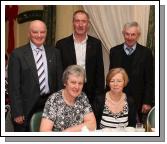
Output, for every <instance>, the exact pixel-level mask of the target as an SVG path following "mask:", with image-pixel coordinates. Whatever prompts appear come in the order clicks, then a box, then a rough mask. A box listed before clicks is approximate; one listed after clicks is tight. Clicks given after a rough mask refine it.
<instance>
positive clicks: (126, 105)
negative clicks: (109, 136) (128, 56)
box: [98, 68, 136, 129]
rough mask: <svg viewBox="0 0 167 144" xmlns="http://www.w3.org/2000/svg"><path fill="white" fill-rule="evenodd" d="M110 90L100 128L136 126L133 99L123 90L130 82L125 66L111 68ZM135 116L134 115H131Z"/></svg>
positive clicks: (106, 96) (109, 77)
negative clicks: (132, 105)
mask: <svg viewBox="0 0 167 144" xmlns="http://www.w3.org/2000/svg"><path fill="white" fill-rule="evenodd" d="M106 83H107V85H108V86H109V88H110V90H109V91H108V92H107V93H106V95H105V101H104V108H103V112H102V116H101V121H100V125H99V126H98V127H100V129H103V128H118V127H120V125H121V127H127V126H128V125H129V126H135V119H136V117H135V115H134V114H132V113H133V108H132V107H131V103H132V99H129V98H128V97H127V95H126V94H125V93H124V92H123V88H124V87H125V86H126V85H127V83H128V75H127V73H126V71H125V70H124V69H123V68H114V69H111V70H110V71H109V72H108V74H107V78H106ZM131 115H132V116H134V117H131Z"/></svg>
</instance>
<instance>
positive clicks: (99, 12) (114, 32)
mask: <svg viewBox="0 0 167 144" xmlns="http://www.w3.org/2000/svg"><path fill="white" fill-rule="evenodd" d="M83 7H84V9H85V11H87V12H88V13H89V15H90V22H91V25H92V27H93V29H94V31H95V33H96V34H97V36H98V38H99V39H101V41H102V43H103V46H104V48H105V49H106V51H107V52H109V50H110V48H111V47H113V46H115V45H118V44H120V43H122V42H124V39H123V35H122V29H123V26H124V24H125V23H127V22H130V21H137V22H138V23H139V25H140V26H141V37H140V39H139V43H141V44H143V45H146V40H147V32H148V19H149V10H150V6H149V5H109V6H106V5H105V6H103V5H101V6H99V5H84V6H83Z"/></svg>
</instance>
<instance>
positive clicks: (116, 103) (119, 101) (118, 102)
mask: <svg viewBox="0 0 167 144" xmlns="http://www.w3.org/2000/svg"><path fill="white" fill-rule="evenodd" d="M108 98H109V101H110V102H111V103H112V104H114V105H117V106H118V105H119V104H120V103H121V102H122V100H123V98H124V94H121V95H120V99H119V100H118V101H114V100H113V99H112V95H111V94H110V92H108Z"/></svg>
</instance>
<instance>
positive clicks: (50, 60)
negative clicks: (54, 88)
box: [44, 45, 52, 87]
mask: <svg viewBox="0 0 167 144" xmlns="http://www.w3.org/2000/svg"><path fill="white" fill-rule="evenodd" d="M44 48H45V54H46V60H47V67H48V69H47V70H48V83H49V87H50V82H51V77H50V76H51V73H50V72H51V69H52V65H51V64H52V53H51V52H50V51H49V49H48V48H47V46H45V45H44Z"/></svg>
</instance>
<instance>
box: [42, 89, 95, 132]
mask: <svg viewBox="0 0 167 144" xmlns="http://www.w3.org/2000/svg"><path fill="white" fill-rule="evenodd" d="M62 91H63V90H60V91H58V92H56V93H54V94H52V95H51V96H50V97H49V98H48V100H47V102H46V104H45V108H44V111H43V115H42V117H44V118H48V119H50V120H51V121H53V122H54V126H53V131H63V130H64V129H67V128H69V127H71V126H74V125H78V124H81V123H83V119H84V116H85V115H86V114H88V113H89V112H92V108H91V106H90V104H89V101H88V98H87V96H86V95H85V93H83V92H82V93H81V95H80V96H78V97H77V98H76V101H75V104H74V106H70V105H67V104H66V103H65V101H64V99H63V96H62Z"/></svg>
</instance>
